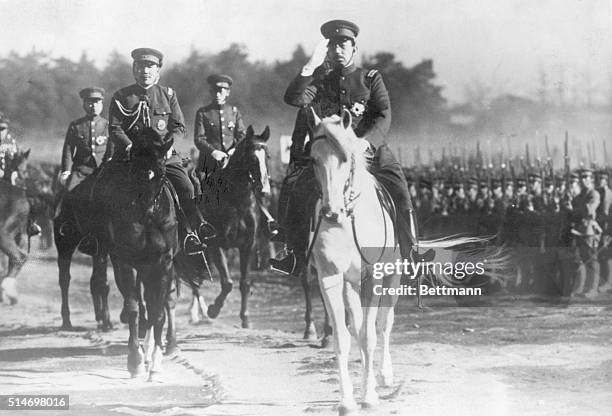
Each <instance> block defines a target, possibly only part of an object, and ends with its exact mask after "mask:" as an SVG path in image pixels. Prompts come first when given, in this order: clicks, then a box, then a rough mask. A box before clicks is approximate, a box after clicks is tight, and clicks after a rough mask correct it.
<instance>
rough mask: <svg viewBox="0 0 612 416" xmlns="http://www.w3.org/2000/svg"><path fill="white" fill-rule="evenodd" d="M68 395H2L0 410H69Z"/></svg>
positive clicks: (0, 396) (0, 397)
mask: <svg viewBox="0 0 612 416" xmlns="http://www.w3.org/2000/svg"><path fill="white" fill-rule="evenodd" d="M69 404H70V401H69V398H68V395H67V394H46V395H44V394H14V395H10V394H2V395H0V410H68V409H69Z"/></svg>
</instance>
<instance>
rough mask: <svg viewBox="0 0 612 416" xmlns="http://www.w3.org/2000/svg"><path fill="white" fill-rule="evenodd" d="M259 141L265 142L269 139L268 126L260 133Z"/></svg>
mask: <svg viewBox="0 0 612 416" xmlns="http://www.w3.org/2000/svg"><path fill="white" fill-rule="evenodd" d="M259 138H260V140H262V141H264V142H267V141H268V139H269V138H270V126H266V128H265V129H264V131H263V133H261V136H260V137H259Z"/></svg>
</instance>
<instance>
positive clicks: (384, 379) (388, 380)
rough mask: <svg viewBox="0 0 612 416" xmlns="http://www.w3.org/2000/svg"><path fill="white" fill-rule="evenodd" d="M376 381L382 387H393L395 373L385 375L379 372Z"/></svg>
mask: <svg viewBox="0 0 612 416" xmlns="http://www.w3.org/2000/svg"><path fill="white" fill-rule="evenodd" d="M376 381H377V383H378V385H379V386H380V387H391V386H393V374H391V375H388V374H386V375H383V373H378V374H377V375H376Z"/></svg>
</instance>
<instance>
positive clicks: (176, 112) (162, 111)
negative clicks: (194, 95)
mask: <svg viewBox="0 0 612 416" xmlns="http://www.w3.org/2000/svg"><path fill="white" fill-rule="evenodd" d="M132 57H133V58H134V61H135V62H137V61H148V62H152V63H153V64H155V65H158V66H160V67H161V64H162V58H163V55H162V54H161V52H159V51H156V50H154V49H149V48H139V49H135V50H134V51H132ZM109 122H110V127H109V130H110V138H111V140H112V142H113V143H114V145H115V156H114V157H113V158H119V159H121V158H124V157H125V156H126V150H127V149H129V148H130V147H131V144H132V140H134V139H136V138H137V137H139V135H140V133H141V132H142V131H143V129H144V128H145V127H151V128H153V129H154V130H155V131H156V132H157V133H158V134H159V135H160V136H162V137H163V138H164V140H166V141H168V140H174V141H175V142H176V141H177V140H179V139H182V138H183V137H184V136H185V121H184V117H183V112H182V111H181V108H180V106H179V102H178V98H177V96H176V92H175V91H174V90H173V89H172V88H170V87H165V86H161V85H159V84H158V83H157V82H155V83H154V84H152V85H149V86H147V88H145V87H144V86H142V85H139V84H138V83H136V84H132V85H130V86H128V87H125V88H122V89H120V90H119V91H117V92H116V93H115V94H114V95H113V98H112V101H111V105H110V110H109ZM166 176H167V177H168V179H169V180H170V182H171V183H172V185H173V186H174V188H175V190H176V193H177V195H178V198H179V203H180V205H181V207H182V208H183V210H184V212H185V215H186V216H187V218H188V220H189V222H190V224H182V225H183V227H185V228H186V229H187V231H188V234H189V235H193V234H192V233H191V230H196V229H198V228H199V227H200V225H201V224H202V223H203V219H202V217H201V214H200V212H199V210H198V208H197V206H196V202H195V200H194V197H195V192H194V187H193V184H192V182H191V179H190V178H189V176H188V175H187V172H186V170H185V168H184V167H183V166H182V164H181V158H180V156H179V154H178V153H177V152H176V151H175V150H174V148H171V149H170V151H169V152H168V155H167V158H166ZM179 219H180V218H179ZM198 243H199V242H198Z"/></svg>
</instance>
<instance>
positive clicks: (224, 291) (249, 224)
mask: <svg viewBox="0 0 612 416" xmlns="http://www.w3.org/2000/svg"><path fill="white" fill-rule="evenodd" d="M269 138H270V129H269V128H268V127H267V126H266V128H265V130H264V131H263V133H262V134H261V135H256V134H255V133H254V131H253V128H252V127H251V126H249V127H248V129H247V133H246V137H245V139H244V140H242V141H241V142H240V143H238V145H237V146H236V150H235V152H234V154H233V155H232V156H231V157H230V159H229V162H228V163H227V166H226V167H225V168H223V169H221V168H219V169H216V170H214V171H213V172H212V173H210V174H209V175H208V176H207V177H206V178H205V179H204V180H203V181H202V182H203V183H202V194H203V199H202V202H201V204H200V208H201V210H202V213H203V214H204V215H205V217H206V219H207V220H208V221H210V222H211V223H212V224H213V225H214V227H215V228H216V230H217V236H216V237H215V238H213V239H211V240H209V241H208V244H209V248H208V254H209V256H210V258H211V259H212V261H213V263H214V264H215V267H216V268H217V270H218V271H219V273H220V275H221V293H220V294H219V295H218V296H217V298H216V299H215V302H214V303H213V304H212V305H210V306H209V307H208V316H209V317H210V318H216V317H217V316H218V315H219V311H220V310H221V307H222V306H223V303H224V301H225V298H226V297H227V295H228V294H229V293H230V292H231V290H232V286H233V282H232V278H231V275H230V271H229V267H228V264H227V257H226V255H225V250H227V249H230V248H238V251H239V253H240V293H241V295H242V301H241V305H240V318H241V320H242V327H243V328H249V327H250V322H249V313H248V310H247V302H248V299H249V294H250V292H251V284H252V283H251V282H250V281H248V280H247V277H248V272H249V264H250V262H251V256H252V255H253V250H254V247H255V236H256V234H257V226H258V223H259V209H258V203H259V202H258V199H259V198H261V197H262V196H263V195H265V194H268V193H269V192H270V182H269V176H268V168H267V158H268V153H267V141H268V139H269ZM194 296H196V299H195V300H194V301H197V299H198V298H199V293H198V291H197V289H196V290H194Z"/></svg>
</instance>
